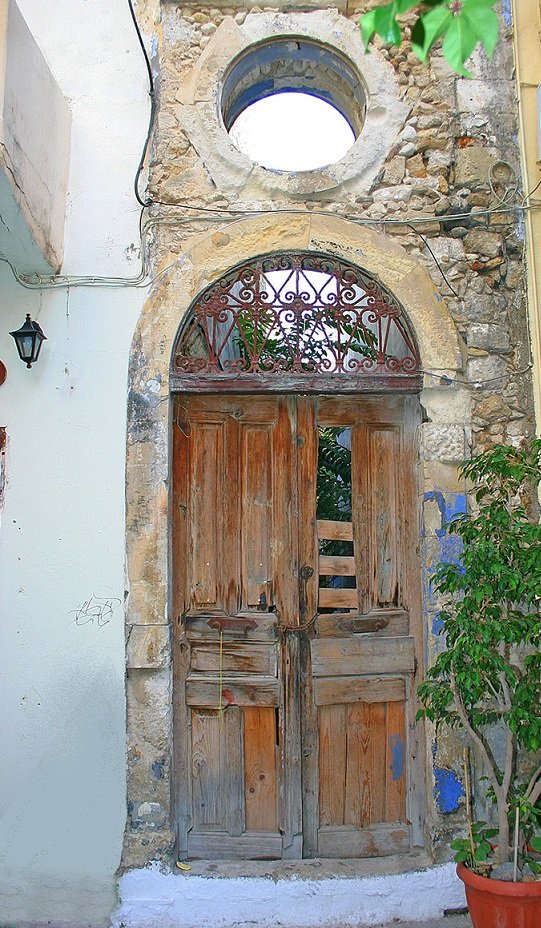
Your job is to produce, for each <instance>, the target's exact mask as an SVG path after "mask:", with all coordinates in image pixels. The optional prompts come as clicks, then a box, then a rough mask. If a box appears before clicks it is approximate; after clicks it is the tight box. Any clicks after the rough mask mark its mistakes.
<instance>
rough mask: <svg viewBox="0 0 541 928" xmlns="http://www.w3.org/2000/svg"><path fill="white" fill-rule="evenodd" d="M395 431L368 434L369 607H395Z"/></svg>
mask: <svg viewBox="0 0 541 928" xmlns="http://www.w3.org/2000/svg"><path fill="white" fill-rule="evenodd" d="M399 451H400V443H399V432H398V429H397V428H392V429H390V428H373V429H371V431H370V483H371V488H370V491H369V499H370V504H371V510H372V511H371V517H370V528H371V532H370V537H371V545H370V560H371V565H370V576H371V578H372V585H371V595H372V605H373V606H387V605H390V606H392V605H395V606H396V605H398V603H399V578H400V573H401V567H402V565H401V557H400V550H399V546H398V531H399V513H398V492H397V478H398V467H399V463H400V455H399Z"/></svg>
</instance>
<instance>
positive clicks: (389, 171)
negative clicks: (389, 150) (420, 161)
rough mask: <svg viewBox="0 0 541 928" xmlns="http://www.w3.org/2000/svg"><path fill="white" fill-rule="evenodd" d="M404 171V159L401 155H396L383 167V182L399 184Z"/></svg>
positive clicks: (391, 184)
mask: <svg viewBox="0 0 541 928" xmlns="http://www.w3.org/2000/svg"><path fill="white" fill-rule="evenodd" d="M405 173H406V159H405V158H404V157H402V156H401V155H396V157H394V158H393V159H392V160H391V161H390V162H389V164H388V165H387V166H386V168H385V173H384V175H383V182H384V183H385V184H389V185H390V186H394V185H395V184H400V183H402V181H403V180H404V174H405Z"/></svg>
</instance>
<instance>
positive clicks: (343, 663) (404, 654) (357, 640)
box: [312, 635, 415, 677]
mask: <svg viewBox="0 0 541 928" xmlns="http://www.w3.org/2000/svg"><path fill="white" fill-rule="evenodd" d="M414 668H415V649H414V641H413V638H411V637H409V636H406V635H403V636H400V637H397V638H385V637H382V638H379V637H376V636H375V635H364V636H362V637H361V636H353V635H352V636H351V637H350V638H336V639H334V638H319V639H315V640H314V641H313V642H312V672H313V674H314V676H315V677H340V676H352V675H354V674H375V675H377V674H380V673H397V672H402V673H412V672H413V670H414Z"/></svg>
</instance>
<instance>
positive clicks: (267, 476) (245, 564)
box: [240, 425, 273, 612]
mask: <svg viewBox="0 0 541 928" xmlns="http://www.w3.org/2000/svg"><path fill="white" fill-rule="evenodd" d="M241 449H242V458H241V460H242V464H241V467H242V479H241V492H240V510H241V519H240V542H241V603H242V608H243V609H257V608H258V606H259V604H260V603H261V602H262V601H261V597H262V596H263V597H264V599H263V604H264V605H263V606H262V611H264V612H265V611H266V610H267V609H268V608H269V607H270V606H271V605H272V599H273V584H272V576H271V574H272V569H271V567H272V565H271V557H270V544H271V538H272V530H273V526H272V442H271V432H270V429H269V428H268V427H265V426H261V425H257V426H256V425H249V426H248V425H242V426H241Z"/></svg>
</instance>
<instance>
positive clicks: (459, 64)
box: [442, 14, 477, 77]
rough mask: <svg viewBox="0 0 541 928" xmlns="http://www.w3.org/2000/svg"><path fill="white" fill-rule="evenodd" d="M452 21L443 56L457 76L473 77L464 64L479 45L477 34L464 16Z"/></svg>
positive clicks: (443, 46)
mask: <svg viewBox="0 0 541 928" xmlns="http://www.w3.org/2000/svg"><path fill="white" fill-rule="evenodd" d="M451 19H452V22H451V24H450V26H449V28H448V29H447V32H446V33H445V38H444V40H443V45H442V49H443V54H444V56H445V58H446V59H447V61H448V62H449V64H450V65H451V67H452V68H453V70H454V71H456V72H457V74H461V75H462V76H463V77H471V74H470V72H469V71H467V70H466V68H465V67H464V62H465V61H467V60H468V58H469V57H470V55H471V53H472V52H473V50H474V48H475V46H476V45H477V34H476V32H475V31H474V29H472V26H471V24H470V21H469V18H468V17H467V16H465V15H464V14H460V15H459V16H452V17H451Z"/></svg>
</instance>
